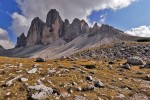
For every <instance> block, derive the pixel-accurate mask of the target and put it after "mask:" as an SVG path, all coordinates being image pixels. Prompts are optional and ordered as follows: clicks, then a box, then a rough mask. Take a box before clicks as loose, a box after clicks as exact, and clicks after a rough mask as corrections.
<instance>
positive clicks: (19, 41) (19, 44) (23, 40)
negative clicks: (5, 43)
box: [15, 33, 26, 48]
mask: <svg viewBox="0 0 150 100" xmlns="http://www.w3.org/2000/svg"><path fill="white" fill-rule="evenodd" d="M25 46H26V37H25V35H24V33H22V34H21V35H20V36H19V37H18V38H17V44H16V46H15V47H16V48H19V47H25Z"/></svg>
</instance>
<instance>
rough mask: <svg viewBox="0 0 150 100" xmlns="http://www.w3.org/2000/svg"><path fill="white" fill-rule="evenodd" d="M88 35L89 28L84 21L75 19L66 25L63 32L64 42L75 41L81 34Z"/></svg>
mask: <svg viewBox="0 0 150 100" xmlns="http://www.w3.org/2000/svg"><path fill="white" fill-rule="evenodd" d="M85 33H89V26H88V24H87V23H86V22H85V21H84V20H81V21H80V20H79V19H77V18H75V19H74V20H73V22H72V23H71V24H70V25H68V28H67V29H66V31H65V40H66V41H67V42H69V41H71V40H73V39H75V38H76V37H78V36H79V35H81V34H85Z"/></svg>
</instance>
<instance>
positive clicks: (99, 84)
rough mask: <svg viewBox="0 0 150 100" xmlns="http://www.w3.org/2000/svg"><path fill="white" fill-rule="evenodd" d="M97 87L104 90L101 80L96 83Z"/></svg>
mask: <svg viewBox="0 0 150 100" xmlns="http://www.w3.org/2000/svg"><path fill="white" fill-rule="evenodd" d="M94 85H95V87H99V88H103V87H104V84H103V83H102V82H101V80H97V81H95V82H94Z"/></svg>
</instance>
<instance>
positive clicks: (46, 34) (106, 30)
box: [0, 9, 140, 59]
mask: <svg viewBox="0 0 150 100" xmlns="http://www.w3.org/2000/svg"><path fill="white" fill-rule="evenodd" d="M137 39H140V37H135V36H131V35H128V34H126V33H124V32H123V31H121V30H118V29H115V28H114V27H112V26H109V25H104V24H103V25H101V26H98V25H97V24H95V25H94V26H93V27H89V26H88V24H87V23H86V22H85V21H84V20H79V19H78V18H75V19H74V20H73V22H72V23H70V22H69V21H68V20H67V19H65V21H63V20H62V18H61V17H60V15H59V12H58V11H57V10H55V9H51V10H50V11H49V12H48V14H47V18H46V22H43V21H42V20H40V19H39V18H38V17H36V18H34V19H33V21H32V22H31V26H30V29H29V31H28V34H27V37H26V36H25V35H24V33H22V34H21V35H20V36H19V37H18V38H17V44H16V46H15V48H13V49H10V50H3V49H1V50H0V55H1V56H10V57H39V56H41V57H46V58H50V59H53V58H59V57H62V56H68V55H71V54H73V53H75V52H78V51H80V50H84V49H88V48H91V47H98V46H100V45H102V44H108V43H116V42H122V41H136V40H137Z"/></svg>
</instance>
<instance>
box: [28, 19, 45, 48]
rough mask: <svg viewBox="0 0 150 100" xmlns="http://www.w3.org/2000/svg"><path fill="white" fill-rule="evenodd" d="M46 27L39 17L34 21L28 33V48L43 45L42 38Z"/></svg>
mask: <svg viewBox="0 0 150 100" xmlns="http://www.w3.org/2000/svg"><path fill="white" fill-rule="evenodd" d="M44 25H45V24H44V23H43V22H42V21H41V20H40V19H39V18H38V17H37V18H34V19H33V21H32V23H31V26H30V29H29V31H28V35H27V42H26V46H31V45H35V44H42V41H41V37H42V31H43V28H44Z"/></svg>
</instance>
